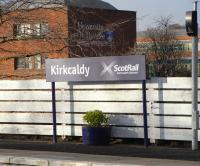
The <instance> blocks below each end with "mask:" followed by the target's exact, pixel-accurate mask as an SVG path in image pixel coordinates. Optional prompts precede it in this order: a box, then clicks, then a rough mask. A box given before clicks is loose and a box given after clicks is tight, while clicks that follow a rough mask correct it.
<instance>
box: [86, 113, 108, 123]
mask: <svg viewBox="0 0 200 166" xmlns="http://www.w3.org/2000/svg"><path fill="white" fill-rule="evenodd" d="M83 120H84V121H85V122H87V124H88V126H90V127H101V126H105V125H107V124H108V117H107V116H106V115H105V114H104V113H103V112H102V111H101V110H92V111H88V112H86V114H85V115H84V116H83Z"/></svg>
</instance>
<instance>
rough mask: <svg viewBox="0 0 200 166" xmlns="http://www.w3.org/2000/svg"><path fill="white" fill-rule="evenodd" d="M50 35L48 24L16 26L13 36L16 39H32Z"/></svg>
mask: <svg viewBox="0 0 200 166" xmlns="http://www.w3.org/2000/svg"><path fill="white" fill-rule="evenodd" d="M47 33H48V24H47V23H36V24H27V23H22V24H14V25H13V36H14V37H15V38H31V37H43V36H45V35H47Z"/></svg>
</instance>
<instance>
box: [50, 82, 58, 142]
mask: <svg viewBox="0 0 200 166" xmlns="http://www.w3.org/2000/svg"><path fill="white" fill-rule="evenodd" d="M51 91H52V116H53V143H54V144H55V143H57V127H56V92H55V82H52V83H51Z"/></svg>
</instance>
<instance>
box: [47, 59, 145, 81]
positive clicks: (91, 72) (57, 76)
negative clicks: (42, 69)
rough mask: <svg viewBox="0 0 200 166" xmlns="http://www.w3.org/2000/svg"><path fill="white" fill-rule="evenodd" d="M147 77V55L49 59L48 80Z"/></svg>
mask: <svg viewBox="0 0 200 166" xmlns="http://www.w3.org/2000/svg"><path fill="white" fill-rule="evenodd" d="M145 79H146V64H145V56H142V55H132V56H112V57H92V58H68V59H47V60H46V80H47V82H84V81H88V82H90V81H136V80H138V81H139V80H145Z"/></svg>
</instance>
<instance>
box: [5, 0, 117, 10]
mask: <svg viewBox="0 0 200 166" xmlns="http://www.w3.org/2000/svg"><path fill="white" fill-rule="evenodd" d="M1 5H2V4H1ZM3 6H4V9H5V10H15V9H32V8H37V7H44V8H51V7H63V6H74V7H86V8H98V9H110V10H117V9H116V8H115V7H114V6H112V5H111V4H109V3H107V2H104V1H102V0H20V1H19V0H13V1H10V2H9V1H8V2H7V3H5V4H4V5H3Z"/></svg>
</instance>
